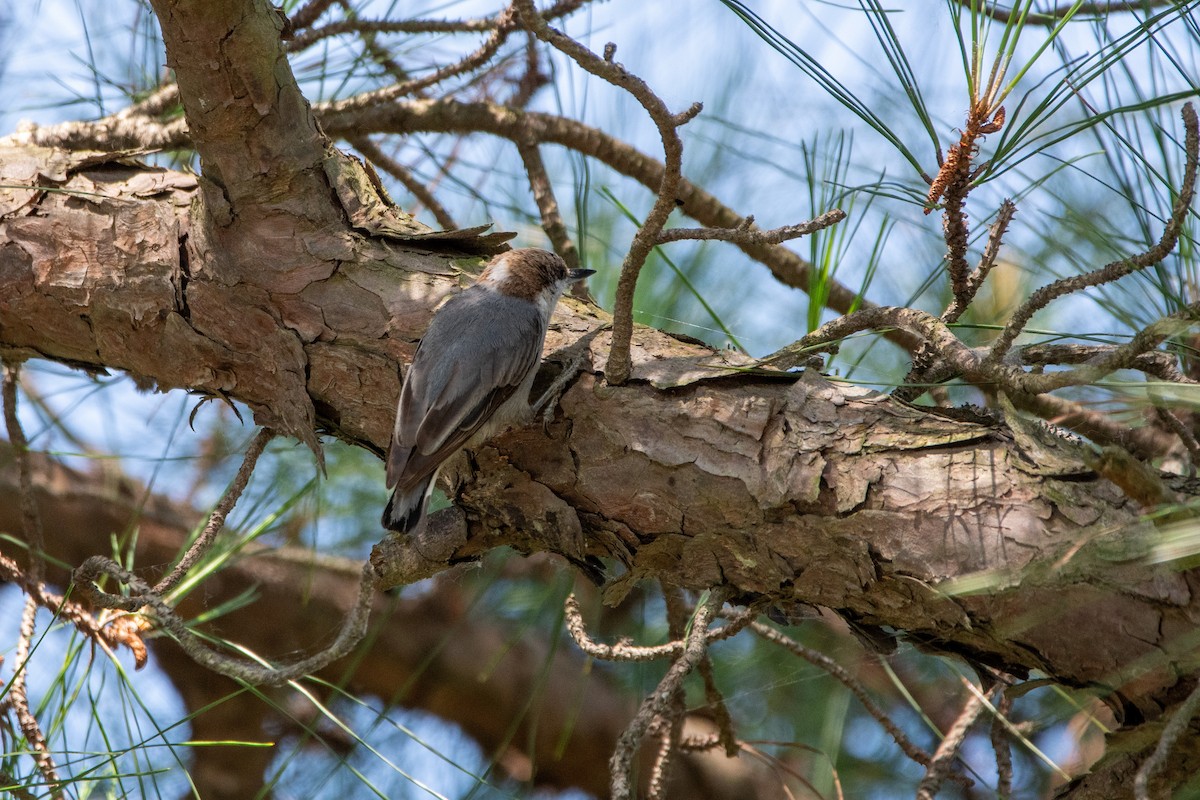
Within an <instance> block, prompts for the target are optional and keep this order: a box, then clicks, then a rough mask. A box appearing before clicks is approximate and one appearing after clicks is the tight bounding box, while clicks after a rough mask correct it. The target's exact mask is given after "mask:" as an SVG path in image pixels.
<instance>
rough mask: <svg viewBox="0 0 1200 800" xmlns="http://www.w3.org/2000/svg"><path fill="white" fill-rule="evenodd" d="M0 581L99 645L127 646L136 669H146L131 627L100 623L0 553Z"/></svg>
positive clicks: (141, 648)
mask: <svg viewBox="0 0 1200 800" xmlns="http://www.w3.org/2000/svg"><path fill="white" fill-rule="evenodd" d="M0 580H3V581H5V582H8V583H15V584H17V585H19V586H20V587H21V588H22V589H23V590H24V591H25V592H26V593H27V594H29V596H30V597H32V598H33V599H34V600H36V601H37V604H38V605H39V606H41V607H42V608H45V609H47V610H48V611H50V613H52V614H54V615H55V616H56V617H58V618H60V619H65V620H67V621H68V622H70V623H71V624H72V625H74V626H75V628H76V630H78V631H79V632H80V633H82V634H83V635H84V636H86V637H88V638H89V639H91V640H92V641H94V642H97V643H99V644H100V645H101V646H109V647H116V646H120V645H124V646H125V647H128V648H129V650H130V651H131V652H132V653H133V659H134V664H135V666H136V667H137V669H141V668H142V667H144V666H146V657H147V653H146V645H145V643H144V642H143V641H142V638H141V633H140V631H138V630H136V629H135V628H134V627H133V626H129V625H123V624H114V622H117V621H116V620H111V621H109V622H101V621H99V620H97V619H96V618H95V617H94V616H92V614H91V612H90V611H88V609H86V608H84V607H83V606H82V605H80V604H79V603H77V602H75V601H74V600H68V599H67V598H65V597H63V596H61V595H58V594H55V593H53V592H51V591H49V590H48V589H47V588H46V585H45V584H41V585H39V586H34V585H32V584H31V583H30V582H29V580H28V578H27V576H26V575H25V573H24V571H22V570H21V568H20V566H18V565H17V562H16V561H14V560H13V559H11V558H9V557H8V556H6V555H4V554H3V553H0Z"/></svg>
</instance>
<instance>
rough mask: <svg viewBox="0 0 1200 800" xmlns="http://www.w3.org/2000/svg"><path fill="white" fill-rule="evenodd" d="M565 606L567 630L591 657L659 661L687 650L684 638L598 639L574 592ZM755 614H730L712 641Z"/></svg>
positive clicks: (710, 634)
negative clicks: (649, 641) (645, 642)
mask: <svg viewBox="0 0 1200 800" xmlns="http://www.w3.org/2000/svg"><path fill="white" fill-rule="evenodd" d="M563 610H564V612H565V614H566V622H567V632H568V633H570V634H571V638H572V639H574V640H575V644H577V645H579V649H580V650H582V651H583V652H585V653H587V654H588V655H589V656H591V657H592V658H596V659H600V660H602V661H657V660H659V659H663V658H677V657H678V656H679V655H681V654H682V653H683V651H684V647H685V643H684V642H683V641H672V642H667V643H666V644H660V645H653V646H638V645H634V644H631V643H629V642H619V643H617V644H603V643H601V642H597V641H596V640H595V639H593V638H591V637H590V636H589V635H588V632H587V628H586V626H585V623H584V621H583V615H582V614H581V613H580V612H579V601H578V600H577V599H575V595H574V593H572V594H570V595H567V599H566V602H564V603H563ZM756 616H757V612H756V611H753V610H752V609H747V610H745V611H742V612H740V613H738V614H735V615H731V616H730V617H729V623H728V624H726V625H723V626H721V627H720V628H715V629H713V630H711V631H709V632H708V641H709V643H712V642H717V641H720V640H722V639H729V638H731V637H733V636H735V635H737V634H738V633H739V632H741V630H742V629H743V628H745V627H746V626H747V625H749V624H751V622H752V621H753V620H754V618H755V617H756Z"/></svg>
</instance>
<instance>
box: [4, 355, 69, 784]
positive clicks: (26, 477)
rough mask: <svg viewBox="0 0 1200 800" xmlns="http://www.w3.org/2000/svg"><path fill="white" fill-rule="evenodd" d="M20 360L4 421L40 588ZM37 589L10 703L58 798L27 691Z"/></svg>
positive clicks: (28, 603)
mask: <svg viewBox="0 0 1200 800" xmlns="http://www.w3.org/2000/svg"><path fill="white" fill-rule="evenodd" d="M20 373H21V367H20V364H19V363H14V362H10V361H8V360H7V359H6V360H5V361H4V386H3V392H2V394H3V401H4V424H5V427H6V428H7V430H8V441H9V443H10V444H11V445H12V449H13V454H14V457H15V458H16V460H17V469H18V472H19V473H20V484H21V523H22V527H23V529H24V533H25V541H26V542H27V543H28V545H29V567H28V569H27V571H26V576H27V580H28V582H29V583H30V584H31V585H32V586H34V587H38V586H40V585H41V583H42V577H43V575H44V574H45V564H44V562H43V558H44V554H45V543H44V541H43V536H42V518H41V515H40V514H39V513H38V508H37V500H36V498H35V496H34V493H33V469H32V468H31V467H30V465H29V440H28V439H26V438H25V431H24V430H23V429H22V428H21V422H20V420H19V419H18V418H17V382H18V379H19V377H20ZM35 594H36V592H29V593H28V594H27V595H26V597H25V607H24V609H23V610H22V612H21V629H20V635H19V636H18V638H17V648H16V654H15V655H16V658H15V664H14V666H13V679H12V681H11V682H10V683H9V687H8V703H9V705H11V707H12V709H13V711H14V712H15V713H16V715H17V723H18V724H19V725H20V727H21V733H22V734H24V736H25V740H26V741H27V742H28V743H29V749H30V750H31V751H32V752H33V760H34V762H35V763H36V764H37V767H38V771H39V772H41V773H42V777H43V778H44V779H45V780H46V782H47V783H48V784H50V786H51V787H52V788H51V792H52V795H53V796H54V797H56V798H57V797H61V796H62V792H61V790H60V789H59V787H58V784H59V777H58V768H57V766H56V765H55V763H54V758H53V756H51V755H50V748H49V746H48V745H47V744H46V737H45V734H43V733H42V728H41V725H40V724H39V723H38V720H37V717H36V716H34V713H33V710H32V709H31V708H30V706H29V694H28V691H27V690H26V685H25V678H26V675H27V674H28V672H29V656H30V652H31V650H32V648H33V636H34V633H36V630H37V629H36V622H37V610H38V602H37V599H36V597H35Z"/></svg>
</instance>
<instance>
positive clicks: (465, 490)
mask: <svg viewBox="0 0 1200 800" xmlns="http://www.w3.org/2000/svg"><path fill="white" fill-rule="evenodd" d="M93 162H94V159H92V160H89V159H87V158H86V157H84V156H80V155H78V154H75V155H72V156H66V155H64V154H61V153H54V152H51V151H41V150H31V149H26V150H21V151H13V150H8V151H6V152H5V153H4V154H3V156H2V157H0V164H3V170H4V175H3V182H4V183H6V184H7V183H17V182H23V183H25V184H27V185H29V187H30V188H29V189H27V190H26V189H6V190H4V192H5V195H4V197H3V202H4V212H5V216H4V219H3V223H2V225H0V342H2V343H3V345H4V347H6V348H8V349H10V350H18V351H20V352H23V353H26V354H29V355H40V356H45V357H49V358H54V359H57V360H60V361H65V362H68V363H73V364H77V365H80V366H85V367H91V368H102V367H107V368H114V369H124V370H128V371H130V372H131V373H132V374H134V375H135V376H137V377H138V378H139V379H140V380H142V381H143V382H146V383H153V384H156V385H158V386H160V387H164V388H165V387H173V386H186V387H189V388H192V389H194V390H198V391H204V392H210V393H214V394H221V395H227V396H231V397H235V398H238V399H241V400H244V401H246V402H247V403H249V404H250V405H251V407H252V408H254V410H255V414H256V417H257V418H258V421H259V422H261V423H263V424H271V425H276V426H280V427H282V428H284V429H285V430H291V431H293V432H294V433H299V432H298V431H295V425H297V424H299V423H298V421H299V420H301V419H304V418H306V417H305V414H310V415H311V416H312V418H313V419H314V420H315V425H316V428H317V429H322V428H323V429H326V430H331V431H336V432H337V433H338V435H340V436H343V437H345V438H347V439H349V440H351V441H354V442H357V443H359V444H362V445H364V446H367V447H371V448H372V449H375V450H376V451H380V450H382V449H383V447H384V446H385V445H386V440H387V436H388V432H389V430H390V427H391V415H392V413H393V409H394V407H395V398H396V395H397V393H398V388H399V381H398V378H397V370H398V367H399V365H400V364H401V363H403V361H404V360H405V358H406V357H408V356H409V355H410V354H411V352H412V348H413V345H414V342H415V341H416V339H417V337H418V336H419V334H420V331H421V330H422V329H423V327H424V325H425V323H426V321H427V320H428V317H429V314H430V310H431V308H432V307H433V305H435V304H436V302H437V300H439V299H440V298H441V297H442V296H444V295H445V294H447V293H448V292H451V291H454V290H455V289H456V288H458V286H460V285H461V283H462V281H463V278H462V277H461V276H460V275H459V274H458V270H457V269H456V266H455V265H456V261H455V259H453V258H451V257H449V256H444V255H437V254H433V253H430V252H424V253H422V252H419V251H418V252H416V253H414V254H412V255H411V264H410V263H407V262H406V261H405V259H406V258H409V257H410V256H406V255H403V254H402V253H401V252H400V251H399V250H398V249H396V248H394V247H393V246H391V245H388V244H379V243H377V242H374V241H372V240H370V238H369V237H367V236H366V235H364V234H359V233H348V234H347V239H348V240H361V241H363V242H364V244H363V245H361V246H359V247H357V248H350V249H349V250H347V251H345V252H344V253H343V254H342V255H347V254H351V253H355V252H357V253H359V255H358V256H357V258H356V260H337V261H335V262H331V263H332V264H333V266H334V267H335V268H334V269H333V271H332V273H331V274H329V275H324V276H320V277H312V281H311V282H310V283H308V284H306V285H300V282H299V279H298V278H297V277H296V276H294V275H290V274H289V275H285V276H283V278H281V280H283V281H284V283H285V284H286V289H287V291H280V292H275V291H271V289H270V288H269V287H266V288H263V287H259V289H258V290H257V291H255V290H251V288H250V287H248V286H247V285H245V284H235V285H232V286H228V285H225V284H223V283H220V282H215V281H210V280H209V279H208V277H207V274H206V273H205V271H198V270H194V269H193V271H192V276H191V278H190V279H188V280H184V279H182V265H181V261H180V253H182V252H183V251H184V244H185V242H184V239H185V231H187V230H188V229H189V228H190V227H191V226H190V225H189V216H188V214H189V209H192V208H194V206H192V205H191V204H190V200H191V195H192V194H193V193H194V191H195V182H194V181H193V180H192V179H191V178H189V177H188V176H184V175H180V174H177V173H172V172H169V171H164V170H159V169H150V168H145V167H138V166H133V165H127V164H112V163H110V164H97V163H93ZM72 164H74V166H71V165H72ZM39 187H52V188H62V189H67V190H68V191H53V192H50V191H43V189H42V188H39ZM76 192H79V193H81V192H87V193H88V194H86V195H85V194H78V193H76ZM97 195H99V196H97ZM301 246H303V245H301ZM280 249H282V244H280ZM202 255H203V253H194V254H193V255H192V256H191V258H192V259H193V260H194V259H195V258H197V257H200V256H202ZM377 259H382V260H383V262H384V263H383V264H382V265H381V264H380V263H379V261H377ZM310 277H311V276H310ZM258 280H259V281H260V282H265V280H264V279H263V278H262V277H261V276H260V277H259V279H258ZM196 298H202V299H201V300H200V301H199V303H200V304H203V305H205V306H206V307H208V308H209V309H210V310H209V312H208V314H209V316H210V317H211V318H212V319H213V320H220V321H221V322H220V325H216V323H215V322H214V323H212V324H210V325H209V326H206V327H204V328H201V327H198V326H197V325H196V324H194V320H195V314H196V312H195V309H196V306H197V304H198V303H197V299H196ZM603 324H604V319H603V315H601V314H600V313H599V312H597V311H595V310H594V309H590V308H587V307H585V306H583V305H582V304H579V303H576V302H574V301H570V300H567V301H564V305H563V308H562V309H561V313H560V315H559V316H558V318H557V319H556V322H555V324H554V328H553V330H552V331H551V335H550V337H549V339H548V344H547V351H548V352H550V353H553V352H554V351H557V350H559V349H560V348H562V347H563V346H565V345H567V344H568V343H571V342H578V341H582V345H581V348H580V349H581V350H582V352H583V353H584V354H585V355H586V356H587V357H588V358H589V359H590V364H589V366H588V368H587V369H586V370H585V372H584V374H583V375H582V377H581V378H580V379H579V380H577V381H576V382H575V384H574V385H573V386H572V387H571V389H570V390H569V391H568V392H567V393H566V394H565V395H564V396H563V398H562V401H561V404H560V405H561V412H560V415H559V418H558V420H557V421H556V422H555V423H554V424H552V425H551V426H550V427H549V429H548V430H547V431H546V432H543V431H542V430H541V429H539V428H536V427H534V428H530V429H525V430H520V431H515V432H511V433H509V434H507V435H505V436H502V437H500V438H499V439H498V440H496V441H495V442H493V444H492V445H491V446H488V447H486V448H483V449H481V451H480V452H479V453H477V454H475V457H474V462H473V463H472V464H470V465H469V466H470V469H464V470H461V471H460V472H461V475H462V477H461V478H460V480H461V481H462V483H461V485H460V487H459V493H458V500H459V503H460V505H461V507H462V508H463V509H465V511H466V517H465V523H464V525H463V526H462V527H460V528H459V529H456V532H455V533H454V535H455V536H457V537H459V538H458V539H456V540H454V541H452V542H451V543H450V544H449V545H448V547H449V550H448V555H449V556H450V558H447V559H446V561H449V560H451V559H453V558H464V557H471V556H472V555H475V554H477V553H479V552H480V551H481V550H483V549H486V548H489V547H493V546H496V545H499V544H505V543H507V544H512V545H514V546H516V547H517V548H518V549H523V550H527V551H528V550H535V549H537V550H550V551H554V552H559V553H563V554H565V555H567V556H569V557H572V558H578V557H580V556H582V555H583V554H584V553H586V552H590V553H594V554H601V555H606V556H612V557H614V558H616V559H617V560H619V561H621V562H623V563H624V564H626V565H628V567H629V570H630V571H629V573H628V575H626V576H624V577H622V578H620V579H618V580H617V581H616V582H615V583H614V584H613V585H611V586H610V587H609V589H608V592H609V596H610V598H611V599H617V598H618V597H619V596H620V594H621V593H622V592H623V591H624V590H625V589H627V588H628V587H629V585H630V584H631V582H632V581H633V580H636V579H638V578H643V577H646V578H661V579H664V580H666V581H668V582H669V583H675V584H679V585H682V586H687V587H693V588H702V587H705V586H710V585H716V584H726V585H729V586H732V587H734V588H735V589H736V590H737V592H738V593H739V596H740V597H741V598H742V599H743V600H745V601H747V602H749V601H753V600H760V599H764V600H769V601H770V602H773V603H776V604H779V605H782V606H785V607H786V606H788V605H790V604H795V603H811V604H818V605H823V606H828V607H831V608H835V609H838V610H840V611H842V613H844V614H846V615H847V616H850V617H852V618H855V619H858V620H861V621H863V622H867V623H871V624H879V625H888V626H893V627H895V628H897V629H900V630H902V631H905V632H906V633H907V635H909V636H910V637H912V638H913V639H914V640H916V641H918V642H921V643H923V644H924V645H926V646H928V647H930V648H931V649H935V650H939V651H942V652H957V653H962V654H966V655H968V656H969V657H971V658H973V659H976V660H978V661H982V662H984V663H989V664H993V665H997V666H1000V667H1002V668H1004V669H1006V670H1010V671H1013V672H1017V673H1023V672H1027V671H1028V670H1041V671H1043V672H1045V673H1046V674H1048V675H1050V676H1053V677H1054V678H1056V679H1057V680H1060V681H1062V682H1064V683H1066V684H1068V685H1074V686H1089V685H1092V686H1096V687H1097V688H1098V689H1099V690H1100V691H1101V692H1103V693H1106V694H1108V695H1109V696H1110V700H1111V701H1112V702H1113V703H1114V705H1115V706H1117V708H1118V710H1120V711H1121V712H1123V713H1124V714H1125V720H1126V724H1127V725H1128V726H1130V730H1131V731H1139V730H1142V729H1140V728H1138V723H1139V722H1140V721H1141V720H1142V719H1143V718H1145V719H1147V720H1157V719H1159V718H1160V717H1161V715H1162V711H1163V709H1165V708H1169V707H1170V706H1171V705H1172V704H1173V703H1174V702H1177V701H1178V700H1179V699H1181V693H1185V692H1186V690H1187V689H1188V688H1189V687H1188V686H1187V685H1186V684H1183V683H1180V682H1179V679H1178V676H1179V675H1186V674H1188V673H1189V672H1190V671H1192V669H1193V668H1194V667H1195V663H1194V661H1195V655H1194V648H1193V642H1192V639H1193V635H1192V631H1194V630H1195V628H1196V621H1197V612H1198V610H1200V609H1198V603H1197V600H1196V596H1195V593H1194V592H1193V590H1192V588H1193V584H1194V583H1195V580H1196V575H1195V573H1194V572H1191V571H1176V570H1174V569H1172V568H1171V567H1169V566H1161V565H1160V566H1155V565H1153V564H1151V563H1148V561H1149V559H1148V558H1147V556H1148V555H1149V554H1150V548H1151V546H1152V545H1151V542H1152V541H1153V538H1154V536H1153V535H1154V530H1153V529H1152V528H1151V527H1150V526H1148V525H1147V524H1146V523H1143V522H1141V521H1140V520H1139V514H1140V512H1141V509H1139V508H1137V507H1135V505H1134V504H1133V503H1132V502H1130V501H1128V500H1127V499H1126V498H1125V497H1124V496H1123V495H1122V494H1121V493H1120V492H1119V491H1118V490H1117V489H1116V487H1115V486H1113V485H1112V484H1111V483H1109V482H1108V481H1106V480H1103V479H1101V478H1099V477H1097V476H1096V475H1095V474H1094V473H1091V472H1090V471H1088V469H1087V468H1086V467H1083V466H1082V455H1081V452H1080V451H1079V446H1077V445H1075V444H1073V443H1071V442H1069V441H1066V440H1063V439H1061V438H1058V437H1055V436H1041V437H1039V436H1038V435H1037V432H1036V431H1029V430H1020V429H1018V430H1013V429H1010V428H1009V427H1007V426H1005V425H1003V424H999V423H989V422H987V421H986V420H980V421H960V420H955V419H949V418H946V417H943V416H939V415H936V414H931V413H928V412H925V411H921V410H917V409H913V408H909V407H905V406H900V405H896V404H894V403H892V402H891V401H889V400H886V399H885V398H883V397H881V396H879V395H874V394H872V393H870V392H866V391H864V390H860V389H857V388H854V387H849V386H839V385H836V384H832V383H830V382H828V381H826V380H825V379H823V378H820V377H818V376H815V375H807V376H805V377H803V378H800V379H796V377H795V376H782V375H780V376H769V375H756V374H739V373H736V372H735V371H733V370H732V369H730V364H729V363H728V361H729V359H730V356H728V355H725V354H719V353H713V352H711V351H708V350H705V349H704V348H701V347H698V346H695V345H693V344H690V343H687V342H681V341H678V340H675V339H672V338H670V337H667V336H665V335H663V334H661V333H658V332H655V331H652V330H649V329H641V330H639V331H638V334H637V338H636V340H635V347H634V353H635V355H636V356H637V357H636V359H635V371H634V377H635V380H634V381H633V382H631V384H630V385H628V386H624V387H620V388H613V387H608V386H606V385H604V384H603V382H602V381H601V379H600V378H599V375H600V374H601V373H602V370H603V367H604V363H603V357H604V353H605V352H606V344H607V331H605V330H603ZM214 329H216V332H215V333H214ZM282 342H288V344H287V345H282V344H281V345H280V347H279V348H278V349H272V347H273V343H282ZM566 355H567V354H566V353H563V354H561V355H560V356H559V358H560V360H561V359H563V358H565V357H566ZM274 358H284V359H291V363H292V364H294V367H293V368H292V369H290V370H283V369H280V368H278V367H277V366H276V365H275V364H274V362H273V360H272V359H274ZM300 376H306V379H305V380H304V382H303V383H302V382H301V380H300ZM300 412H302V413H300ZM1177 488H1178V489H1179V490H1181V491H1184V492H1189V491H1191V489H1190V487H1189V486H1183V485H1181V486H1179V487H1177ZM411 550H412V548H410V547H408V546H407V544H406V543H405V542H402V541H398V540H386V541H385V542H383V543H381V545H380V547H379V548H377V562H378V565H379V567H380V571H381V573H382V574H383V575H384V576H385V577H390V579H391V580H390V582H392V583H395V582H397V581H399V580H401V579H402V578H405V577H410V575H408V574H407V573H406V572H405V569H406V567H403V566H402V565H403V564H404V563H405V562H403V560H402V559H400V556H402V555H404V553H405V552H407V551H411ZM422 550H423V551H425V552H428V551H427V550H425V549H424V548H422ZM442 563H443V565H444V563H445V562H444V561H443V562H442ZM397 565H401V566H397ZM441 568H444V566H443V567H441ZM980 572H986V573H987V575H988V578H987V580H986V581H985V583H984V585H983V588H984V589H985V590H984V591H980V592H978V593H973V594H960V595H953V594H949V593H947V592H946V591H945V585H944V584H943V582H944V581H946V580H947V579H951V578H963V577H964V576H971V575H974V574H978V573H980ZM285 649H287V648H285ZM1140 749H1141V748H1137V750H1139V751H1140ZM1178 760H1179V761H1180V762H1181V763H1183V759H1182V758H1181V759H1178ZM1102 763H1103V762H1102Z"/></svg>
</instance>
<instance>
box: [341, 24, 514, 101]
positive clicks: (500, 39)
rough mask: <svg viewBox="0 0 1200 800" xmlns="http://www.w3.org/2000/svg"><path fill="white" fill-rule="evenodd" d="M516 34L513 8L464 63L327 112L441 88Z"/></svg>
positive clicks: (357, 97) (485, 59)
mask: <svg viewBox="0 0 1200 800" xmlns="http://www.w3.org/2000/svg"><path fill="white" fill-rule="evenodd" d="M514 30H516V25H515V21H514V19H513V11H512V7H509V8H506V9H505V10H504V11H502V12H501V13H500V15H499V16H498V17H497V18H496V27H495V28H494V29H493V30H492V33H491V35H490V36H488V38H487V40H486V41H485V42H484V43H483V45H482V46H480V47H479V49H477V50H476V51H475V52H473V53H471V54H469V55H467V56H466V57H464V58H462V59H461V60H459V61H457V62H455V63H453V64H449V65H447V66H445V67H442V68H441V69H438V70H434V71H433V72H432V73H430V74H429V75H426V76H425V77H423V78H414V79H412V80H408V81H404V82H402V83H394V84H392V85H391V86H384V87H383V88H381V89H375V90H374V91H370V92H363V93H362V94H357V95H354V96H353V97H348V98H346V99H345V100H339V101H337V102H335V103H330V104H329V105H328V109H329V110H330V111H332V112H342V111H352V110H355V109H361V108H368V107H371V106H377V105H382V104H384V103H390V102H392V101H394V100H398V99H399V98H401V97H405V96H408V95H412V94H416V93H417V92H419V91H421V90H422V89H427V88H429V87H430V86H434V85H436V84H439V83H441V82H442V81H444V80H446V79H448V78H452V77H454V76H455V75H462V74H463V73H466V72H471V71H472V70H475V69H478V68H479V67H481V66H483V65H484V64H485V63H487V62H488V61H489V60H490V59H491V57H492V56H494V55H495V54H496V52H497V51H498V50H499V49H500V47H501V45H503V44H504V42H505V41H506V40H507V39H508V37H509V34H511V33H512V32H513V31H514Z"/></svg>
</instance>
